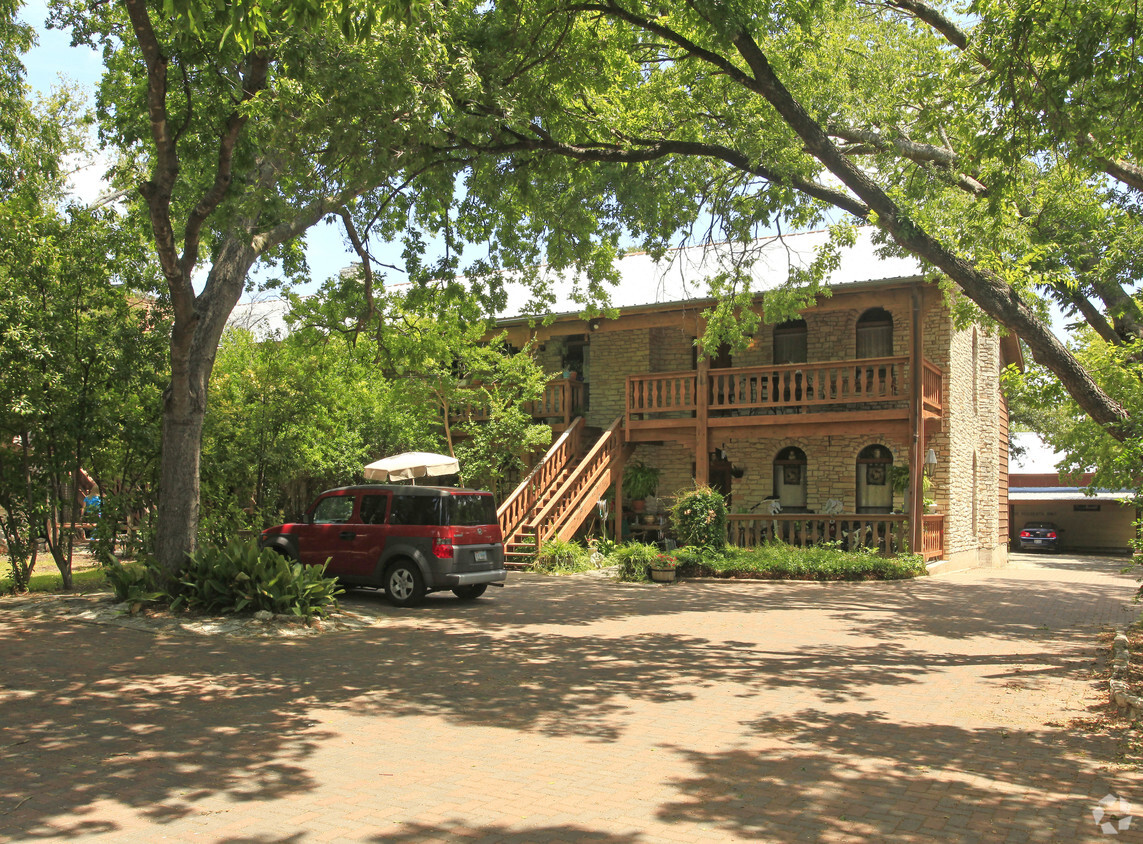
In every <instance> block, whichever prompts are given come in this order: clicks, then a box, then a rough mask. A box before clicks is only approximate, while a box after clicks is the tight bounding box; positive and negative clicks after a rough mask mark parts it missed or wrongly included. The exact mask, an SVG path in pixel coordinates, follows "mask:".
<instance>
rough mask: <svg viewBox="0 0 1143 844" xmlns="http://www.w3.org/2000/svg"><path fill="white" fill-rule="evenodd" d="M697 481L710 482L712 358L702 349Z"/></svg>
mask: <svg viewBox="0 0 1143 844" xmlns="http://www.w3.org/2000/svg"><path fill="white" fill-rule="evenodd" d="M695 406H696V408H697V409H696V411H695V483H696V484H698V485H699V486H704V485H706V484H708V483H710V425H709V419H710V358H708V357H707V356H706V355H705V354H703V353H702V351H701V350H700V352H699V356H698V365H697V367H696V371H695Z"/></svg>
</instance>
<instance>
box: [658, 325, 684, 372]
mask: <svg viewBox="0 0 1143 844" xmlns="http://www.w3.org/2000/svg"><path fill="white" fill-rule="evenodd" d="M649 340H650V344H651V346H650V349H649V350H648V352H649V354H650V361H651V366H650V367H649V371H650V372H678V371H680V370H685V369H693V368H694V338H693V337H691V335H690V334H688V333H687V332H685V331H683V330H682V329H680V328H652V329H650V331H649Z"/></svg>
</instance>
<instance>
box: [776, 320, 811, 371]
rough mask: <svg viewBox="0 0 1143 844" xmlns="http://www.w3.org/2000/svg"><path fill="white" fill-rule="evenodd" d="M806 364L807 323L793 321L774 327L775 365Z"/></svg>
mask: <svg viewBox="0 0 1143 844" xmlns="http://www.w3.org/2000/svg"><path fill="white" fill-rule="evenodd" d="M805 362H806V321H805V320H804V319H791V320H788V321H786V322H783V323H781V324H780V325H775V326H774V363H775V364H783V363H805Z"/></svg>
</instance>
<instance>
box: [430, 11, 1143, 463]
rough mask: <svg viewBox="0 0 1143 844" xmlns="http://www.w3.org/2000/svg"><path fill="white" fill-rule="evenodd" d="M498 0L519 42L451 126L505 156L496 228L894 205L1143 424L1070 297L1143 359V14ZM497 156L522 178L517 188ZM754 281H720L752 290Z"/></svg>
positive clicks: (1005, 314) (976, 292)
mask: <svg viewBox="0 0 1143 844" xmlns="http://www.w3.org/2000/svg"><path fill="white" fill-rule="evenodd" d="M481 11H482V15H481V16H480V17H479V18H476V19H474V21H473V24H472V29H471V33H470V38H471V39H472V40H473V41H474V42H477V43H479V42H481V41H488V40H491V39H495V40H496V42H497V43H498V44H499V45H500V49H499V50H498V51H495V52H493V51H484V52H480V53H479V54H477V64H476V70H477V72H479V73H480V74H481V76H482V78H483V80H484V92H483V94H482V95H481V96H479V97H473V98H472V99H470V100H468V101H467V102H464V103H461V104H460V108H461V109H462V110H463V111H464V112H465V114H466V115H467V117H468V120H467V122H464V121H457V122H456V123H455V124H454V131H453V133H452V137H451V144H450V145H449V149H451V150H453V151H456V152H463V153H467V154H469V155H473V154H476V153H486V154H489V153H490V154H492V155H491V157H487V158H483V159H481V160H480V161H479V162H478V163H477V164H476V165H475V166H474V169H473V173H474V178H473V180H472V182H471V184H470V189H469V191H468V193H467V195H466V196H465V206H463V207H462V209H461V210H462V211H466V212H467V213H468V214H469V215H470V217H471V219H473V220H475V221H484V222H482V223H479V222H478V223H474V230H477V231H479V230H480V226H481V225H483V226H484V227H485V228H484V230H483V231H484V233H485V234H487V235H488V236H490V237H492V238H494V239H501V240H505V241H508V242H511V241H513V240H514V239H517V240H519V239H527V237H528V236H533V237H535V238H537V239H544V240H546V241H547V242H548V243H549V244H556V245H558V244H559V243H560V242H562V241H575V242H579V243H582V242H583V241H584V239H585V238H587V239H590V238H594V239H595V246H596V252H597V253H600V254H602V253H605V252H607V251H608V250H609V249H613V248H614V247H615V246H616V245H617V244H618V243H620V242H621V241H622V239H623V238H627V237H631V236H632V235H633V236H635V237H636V238H637V239H640V240H642V241H643V242H644V243H646V244H647V245H648V246H650V247H651V248H661V247H662V246H664V245H666V244H668V243H670V242H672V240H675V239H677V238H678V235H679V232H687V231H688V230H689V231H691V232H692V233H693V226H694V224H695V222H696V221H699V222H700V223H701V229H702V230H701V231H699V232H698V235H699V236H701V237H710V236H716V237H720V238H727V239H732V240H737V241H741V242H745V241H747V240H749V239H750V238H751V237H752V236H754V235H756V234H757V233H759V232H761V231H765V230H767V229H768V228H770V227H772V226H774V225H776V224H778V223H780V222H782V221H783V220H785V221H793V222H794V223H796V224H802V225H804V224H810V223H820V222H822V221H823V220H829V219H831V214H832V215H833V218H835V219H836V218H840V219H841V220H843V221H844V220H849V221H853V222H858V221H860V222H865V223H871V224H874V225H876V226H877V227H878V228H879V229H880V231H881V232H882V234H883V236H884V238H885V241H886V244H887V246H888V247H889V248H892V249H896V250H900V251H904V252H908V253H911V254H913V255H915V256H917V257H919V258H920V259H922V261H923V262H924V263H925V264H926V266H928V267H930V268H931V269H932V270H933V271H934V275H937V274H939V275H943V276H944V277H945V278H947V279H949V280H951V282H952V283H953V284H954V285H955V286H956V288H959V293H958V294H957V297H956V298H957V301H958V302H959V303H960V312H961V314H962V316H964V317H965V318H966V319H967V318H976V319H984V320H986V321H988V320H991V321H995V322H997V323H1000V324H1002V325H1003V326H1005V327H1006V328H1007V329H1008V330H1011V331H1014V332H1016V333H1018V334H1019V336H1020V337H1021V339H1022V340H1023V341H1024V342H1025V343H1026V345H1027V347H1028V348H1029V349H1030V350H1031V353H1032V355H1033V357H1034V358H1035V360H1036V361H1038V362H1039V363H1040V364H1042V365H1043V366H1044V367H1046V368H1047V369H1048V370H1049V371H1050V372H1051V373H1053V375H1054V377H1055V378H1056V379H1058V381H1059V383H1060V384H1061V385H1062V386H1063V388H1064V389H1065V390H1066V391H1067V393H1068V394H1069V395H1070V396H1071V397H1072V398H1073V399H1074V401H1075V402H1076V404H1077V406H1078V407H1079V408H1081V409H1082V411H1083V412H1084V413H1086V414H1087V415H1088V417H1089V418H1090V419H1091V420H1093V421H1094V422H1095V423H1096V424H1097V425H1098V426H1099V429H1100V430H1101V431H1103V432H1104V434H1103V436H1107V437H1110V438H1113V439H1114V440H1117V441H1121V442H1123V441H1133V440H1134V438H1135V436H1136V427H1137V426H1136V415H1137V414H1138V413H1139V412H1140V411H1143V408H1139V407H1136V406H1133V404H1132V403H1131V402H1130V401H1129V400H1128V399H1129V394H1128V393H1126V392H1124V391H1123V390H1121V389H1117V388H1116V386H1115V384H1114V382H1112V381H1109V380H1107V379H1104V378H1101V377H1100V375H1099V372H1098V371H1097V369H1095V368H1093V367H1092V366H1091V365H1090V364H1089V363H1087V362H1088V361H1090V360H1091V359H1092V356H1091V355H1086V356H1085V358H1084V360H1082V361H1081V360H1078V359H1077V357H1076V356H1075V355H1074V354H1073V352H1072V351H1071V350H1069V349H1068V348H1067V347H1066V346H1065V344H1064V343H1062V342H1061V341H1060V339H1059V338H1058V337H1057V336H1056V334H1054V333H1053V331H1052V330H1051V328H1050V325H1049V322H1048V320H1047V319H1046V318H1045V317H1046V310H1045V307H1044V304H1045V300H1046V299H1047V300H1052V301H1054V302H1055V303H1056V304H1057V305H1058V306H1059V307H1060V308H1061V309H1063V311H1064V312H1065V313H1067V314H1070V315H1072V316H1073V317H1074V318H1076V319H1078V320H1080V321H1082V322H1083V323H1085V324H1086V325H1087V326H1088V327H1089V330H1090V337H1091V338H1092V340H1093V341H1094V342H1097V343H1102V344H1104V345H1106V346H1108V347H1112V348H1114V349H1117V350H1118V352H1117V354H1116V355H1113V357H1116V358H1117V359H1128V360H1136V361H1137V360H1138V359H1139V357H1138V356H1139V342H1140V340H1141V339H1143V315H1141V312H1140V305H1139V301H1138V297H1137V290H1136V280H1137V279H1139V278H1140V270H1141V267H1140V260H1141V259H1143V252H1141V251H1140V249H1139V246H1140V245H1141V238H1143V228H1141V226H1140V207H1139V200H1140V196H1141V193H1140V192H1141V191H1143V168H1141V167H1140V162H1143V120H1141V119H1140V118H1141V114H1140V109H1141V107H1143V100H1141V98H1140V97H1139V96H1138V85H1139V82H1140V74H1141V73H1143V63H1141V60H1140V55H1139V52H1138V44H1137V36H1138V27H1139V25H1140V23H1139V18H1138V16H1137V15H1135V14H1134V13H1133V11H1132V9H1131V8H1126V7H1124V8H1121V7H1120V6H1118V5H1115V4H1106V3H1103V2H1100V1H1099V0H1078V2H1077V1H1076V0H1036V2H1032V0H976V2H973V3H971V4H970V6H969V7H968V9H967V10H960V11H957V7H954V5H953V4H951V3H944V2H939V0H934V2H931V3H930V2H924V0H830V2H823V1H822V0H783V1H782V2H774V1H773V0H691V1H690V2H683V0H667V2H660V0H528V2H522V1H521V0H502V1H501V2H498V3H496V4H494V5H493V4H488V5H486V6H485V7H482V10H481ZM507 90H511V91H512V96H506V95H505V91H507ZM482 170H484V171H488V170H495V171H496V172H497V173H498V175H499V176H500V179H499V181H498V182H497V183H496V184H495V189H494V190H485V189H484V188H483V186H484V185H489V184H492V182H491V180H489V179H486V178H481V175H480V174H481V171H482ZM506 195H511V196H512V197H513V202H514V211H515V213H516V214H518V215H519V216H520V217H521V218H522V219H523V220H525V221H526V224H525V225H523V226H521V225H520V224H519V223H513V224H512V225H511V228H510V229H509V228H507V227H505V228H499V229H498V228H497V227H496V224H495V223H493V224H489V223H488V222H487V221H488V220H497V219H500V220H509V219H513V218H512V217H511V216H508V217H504V216H497V214H496V213H495V212H496V210H497V209H502V208H504V207H505V196H506ZM839 211H840V212H841V214H840V215H839V214H838V213H837V212H839ZM553 221H554V222H553ZM688 227H690V228H688ZM522 231H523V232H525V234H524V235H521V232H522ZM820 266H821V267H827V266H828V262H825V263H823V264H821V265H820ZM600 275H603V273H600ZM744 278H745V276H743V277H742V278H734V277H731V278H729V279H722V280H721V281H720V284H721V286H718V285H716V287H715V290H716V292H718V293H721V294H724V295H725V294H735V293H737V294H741V293H742V292H743V289H742V287H741V284H742V283H743V279H744ZM811 280H812V279H811ZM727 301H729V302H731V303H734V302H736V301H737V302H741V301H743V300H742V299H741V297H739V298H737V299H735V298H733V296H731V297H729V298H728V299H727ZM716 322H717V320H716ZM1105 357H1106V356H1105Z"/></svg>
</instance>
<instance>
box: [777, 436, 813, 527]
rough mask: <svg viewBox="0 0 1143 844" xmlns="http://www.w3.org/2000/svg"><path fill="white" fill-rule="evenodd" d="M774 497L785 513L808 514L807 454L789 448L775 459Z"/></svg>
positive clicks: (794, 448) (783, 450)
mask: <svg viewBox="0 0 1143 844" xmlns="http://www.w3.org/2000/svg"><path fill="white" fill-rule="evenodd" d="M774 497H775V498H777V499H778V500H779V501H780V502H781V503H782V512H783V513H804V512H806V453H805V452H804V451H802V450H801V449H800V448H798V447H796V446H792V445H791V446H787V447H786V448H784V449H782V450H781V451H779V452H778V456H777V457H775V458H774Z"/></svg>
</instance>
